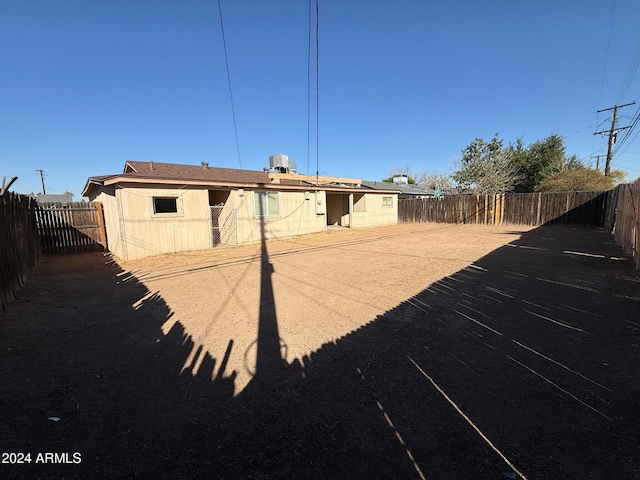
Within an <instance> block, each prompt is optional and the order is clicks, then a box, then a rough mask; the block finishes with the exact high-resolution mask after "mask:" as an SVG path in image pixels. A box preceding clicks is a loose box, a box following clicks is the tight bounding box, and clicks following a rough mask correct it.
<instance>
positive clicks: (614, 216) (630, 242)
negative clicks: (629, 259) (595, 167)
mask: <svg viewBox="0 0 640 480" xmlns="http://www.w3.org/2000/svg"><path fill="white" fill-rule="evenodd" d="M608 213H609V214H608V216H607V223H606V225H605V226H606V228H607V230H608V231H610V232H611V233H613V238H614V239H615V240H616V242H617V243H619V244H620V245H621V246H622V248H624V250H625V251H626V252H627V253H628V254H629V255H632V256H633V259H634V261H635V264H636V268H637V269H640V252H639V251H638V249H639V248H640V178H639V179H637V180H636V181H635V182H633V183H625V184H622V185H618V186H617V187H616V188H615V189H614V190H613V191H612V201H611V203H610V207H609V212H608Z"/></svg>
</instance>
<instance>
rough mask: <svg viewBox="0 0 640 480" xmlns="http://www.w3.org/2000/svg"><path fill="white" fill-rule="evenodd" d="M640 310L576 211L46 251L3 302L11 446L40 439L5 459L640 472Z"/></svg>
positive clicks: (206, 472) (82, 466) (93, 472)
mask: <svg viewBox="0 0 640 480" xmlns="http://www.w3.org/2000/svg"><path fill="white" fill-rule="evenodd" d="M638 307H640V282H639V279H638V275H637V272H636V271H635V270H633V268H632V265H631V262H630V261H629V260H628V259H626V258H625V257H624V255H623V254H622V252H621V251H620V249H619V248H618V247H617V246H616V245H615V244H613V242H612V240H611V237H610V236H609V235H606V234H604V233H602V232H599V231H597V230H581V229H572V228H567V227H543V228H538V229H533V230H530V229H528V228H522V227H509V228H505V227H486V226H463V225H457V226H456V225H419V224H410V225H400V226H396V227H388V228H382V229H372V230H366V231H351V230H345V231H340V232H331V233H327V234H318V235H312V236H305V237H300V238H297V239H291V240H287V241H284V240H283V241H273V242H266V243H264V244H259V245H253V246H245V247H241V248H237V249H232V250H216V251H208V252H196V253H191V254H180V255H172V256H166V257H156V258H153V259H147V260H143V261H138V262H128V263H122V264H118V263H116V262H114V261H113V260H111V259H110V258H109V257H106V256H103V255H101V254H83V255H76V256H66V257H48V258H47V259H46V260H45V262H44V263H43V264H42V265H41V266H39V267H38V268H37V269H36V270H35V272H34V273H33V274H32V276H31V278H30V280H29V281H28V282H27V284H26V285H25V286H24V287H23V289H22V290H21V292H20V294H19V297H18V299H17V300H16V302H15V303H14V304H13V305H11V306H10V307H9V309H8V310H7V311H6V312H5V313H4V314H2V316H0V377H1V378H2V379H3V388H2V389H1V391H0V407H1V408H2V410H1V411H0V413H1V415H0V427H1V430H0V447H2V448H1V451H3V452H24V453H31V457H32V462H31V463H30V464H21V465H10V464H7V463H4V464H2V463H0V474H2V477H3V478H14V477H15V478H38V477H41V478H61V477H68V478H107V477H113V478H115V477H127V478H130V477H136V476H137V477H140V478H151V477H154V478H216V479H218V478H219V479H222V478H228V479H235V478H327V479H335V478H344V479H351V478H367V479H369V478H416V479H422V478H426V479H455V478H460V479H469V478H480V479H484V478H487V479H500V478H528V479H547V478H554V479H556V478H557V479H563V478H576V479H584V478H594V479H602V478H640V462H639V461H638V458H640V405H639V401H640V379H639V374H638V368H637V367H638V360H639V359H640V318H639V317H640V315H638V310H639V308H638ZM51 417H56V418H59V419H60V420H59V421H54V420H50V418H51ZM41 452H57V453H65V452H66V453H69V454H70V455H72V454H73V453H75V452H78V453H80V454H81V459H82V461H81V462H80V463H77V464H73V463H71V464H65V465H59V464H43V463H36V462H35V459H36V456H37V454H38V453H41ZM7 458H9V457H7ZM70 458H72V457H70Z"/></svg>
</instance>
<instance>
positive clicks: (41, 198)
mask: <svg viewBox="0 0 640 480" xmlns="http://www.w3.org/2000/svg"><path fill="white" fill-rule="evenodd" d="M31 197H32V198H35V199H36V202H38V203H71V202H73V195H71V194H68V193H36V194H35V195H31Z"/></svg>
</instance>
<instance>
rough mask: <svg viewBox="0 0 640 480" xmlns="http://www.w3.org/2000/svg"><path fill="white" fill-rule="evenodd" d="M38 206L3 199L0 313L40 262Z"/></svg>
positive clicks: (23, 199) (16, 197) (22, 199)
mask: <svg viewBox="0 0 640 480" xmlns="http://www.w3.org/2000/svg"><path fill="white" fill-rule="evenodd" d="M35 205H36V201H35V200H34V199H33V198H31V197H27V196H24V195H16V194H14V193H6V194H4V195H0V312H1V311H3V310H4V309H5V308H6V307H7V305H9V303H10V302H12V301H13V299H14V298H15V296H16V292H17V291H18V289H19V288H20V287H21V286H22V284H23V283H24V282H25V281H26V280H27V276H28V274H29V271H30V270H31V269H32V268H33V267H34V266H35V265H36V264H37V263H38V260H39V258H40V252H41V250H40V242H39V238H38V230H37V227H36V222H35V217H34V215H33V210H34V208H35Z"/></svg>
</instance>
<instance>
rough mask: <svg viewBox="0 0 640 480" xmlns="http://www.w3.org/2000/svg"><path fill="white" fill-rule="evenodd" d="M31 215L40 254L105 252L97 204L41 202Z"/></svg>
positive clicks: (99, 211)
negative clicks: (33, 220)
mask: <svg viewBox="0 0 640 480" xmlns="http://www.w3.org/2000/svg"><path fill="white" fill-rule="evenodd" d="M35 216H36V222H37V224H38V233H39V234H40V238H41V241H42V249H43V251H44V253H47V254H51V253H79V252H91V251H103V250H106V247H107V233H106V230H105V224H104V212H103V209H102V204H101V203H99V202H95V203H94V202H90V203H87V202H72V203H68V204H61V203H42V204H39V205H38V206H37V207H36V209H35Z"/></svg>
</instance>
